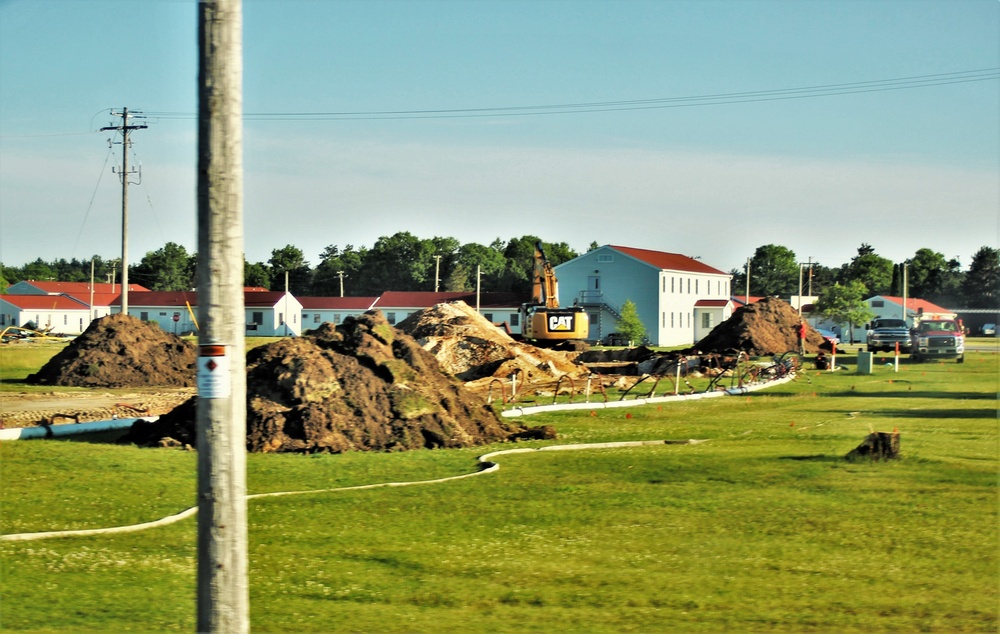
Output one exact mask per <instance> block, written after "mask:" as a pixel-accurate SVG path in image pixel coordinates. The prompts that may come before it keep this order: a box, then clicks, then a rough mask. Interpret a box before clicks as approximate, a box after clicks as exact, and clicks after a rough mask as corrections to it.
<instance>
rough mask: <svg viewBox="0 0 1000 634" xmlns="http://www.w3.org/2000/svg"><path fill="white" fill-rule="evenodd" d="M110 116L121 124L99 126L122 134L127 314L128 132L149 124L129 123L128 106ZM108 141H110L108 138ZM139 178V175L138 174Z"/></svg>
mask: <svg viewBox="0 0 1000 634" xmlns="http://www.w3.org/2000/svg"><path fill="white" fill-rule="evenodd" d="M111 116H113V117H121V118H122V124H121V125H119V126H106V127H103V128H101V132H108V131H110V130H115V131H117V132H121V134H122V171H121V174H120V176H121V181H122V314H123V315H127V314H128V177H129V176H130V175H131V174H136V173H137V171H136V170H134V169H133V170H132V171H131V172H130V171H129V169H128V149H129V147H130V145H131V143H130V141H129V140H128V133H129V132H131V131H132V130H145V129H146V128H148V127H149V126H147V125H144V124H137V125H129V123H128V120H129V117H132V118H137V116H136V114H135V113H131V114H130V113H129V111H128V108H122V111H121V112H115V111H114V110H112V111H111ZM108 143H111V141H110V140H109V141H108ZM140 178H141V176H140Z"/></svg>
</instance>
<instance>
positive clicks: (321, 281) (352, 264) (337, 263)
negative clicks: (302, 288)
mask: <svg viewBox="0 0 1000 634" xmlns="http://www.w3.org/2000/svg"><path fill="white" fill-rule="evenodd" d="M367 252H368V250H367V249H365V248H364V247H362V248H361V250H358V251H356V250H355V249H354V245H351V244H348V245H347V246H345V247H344V250H343V251H341V250H340V248H339V247H338V246H336V245H333V244H331V245H329V246H328V247H326V248H325V249H323V252H322V253H321V254H320V256H319V258H320V263H319V265H317V266H316V271H315V272H314V274H313V290H312V292H313V295H319V296H327V297H336V296H338V295H340V281H341V275H343V279H344V295H347V296H352V295H353V296H357V295H358V293H356V292H354V291H355V290H357V287H358V284H357V283H356V282H358V281H360V280H361V269H362V268H363V267H364V262H365V255H366V254H367Z"/></svg>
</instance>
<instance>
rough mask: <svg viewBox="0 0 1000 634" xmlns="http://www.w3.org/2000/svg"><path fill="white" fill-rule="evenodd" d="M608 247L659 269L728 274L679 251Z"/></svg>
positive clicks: (610, 245) (612, 245)
mask: <svg viewBox="0 0 1000 634" xmlns="http://www.w3.org/2000/svg"><path fill="white" fill-rule="evenodd" d="M608 247H609V248H612V249H614V250H615V251H620V252H622V253H624V254H625V255H630V256H632V257H633V258H635V259H637V260H639V261H641V262H645V263H646V264H648V265H650V266H652V267H655V268H658V269H660V270H666V271H685V272H688V273H709V274H713V275H728V273H726V272H725V271H720V270H719V269H717V268H715V267H712V266H709V265H707V264H705V263H704V262H702V261H701V260H696V259H694V258H691V257H688V256H686V255H681V254H679V253H666V252H664V251H650V250H649V249H635V248H632V247H621V246H616V245H614V244H609V245H608Z"/></svg>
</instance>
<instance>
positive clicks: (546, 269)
mask: <svg viewBox="0 0 1000 634" xmlns="http://www.w3.org/2000/svg"><path fill="white" fill-rule="evenodd" d="M589 334H590V320H589V318H588V317H587V313H586V312H585V311H584V310H583V308H581V307H580V306H573V307H571V308H560V307H559V281H558V280H557V279H556V274H555V271H554V270H553V269H552V265H551V264H550V263H549V261H548V258H546V257H545V251H544V250H543V249H542V243H541V242H536V243H535V265H534V270H533V272H532V288H531V301H530V302H528V303H526V304H521V336H522V337H523V338H524V339H526V340H527V341H530V342H531V343H533V344H535V345H537V346H539V347H543V348H555V347H559V348H569V349H574V350H582V349H584V348H585V347H586V343H585V341H586V339H587V337H588V336H589Z"/></svg>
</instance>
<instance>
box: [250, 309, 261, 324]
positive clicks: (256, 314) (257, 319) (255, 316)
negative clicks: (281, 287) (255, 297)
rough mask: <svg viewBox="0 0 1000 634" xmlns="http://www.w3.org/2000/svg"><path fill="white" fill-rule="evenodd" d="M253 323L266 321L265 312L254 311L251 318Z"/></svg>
mask: <svg viewBox="0 0 1000 634" xmlns="http://www.w3.org/2000/svg"><path fill="white" fill-rule="evenodd" d="M250 323H251V324H257V325H258V326H259V325H261V324H263V323H264V313H260V312H257V311H254V312H253V313H252V315H251V318H250Z"/></svg>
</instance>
